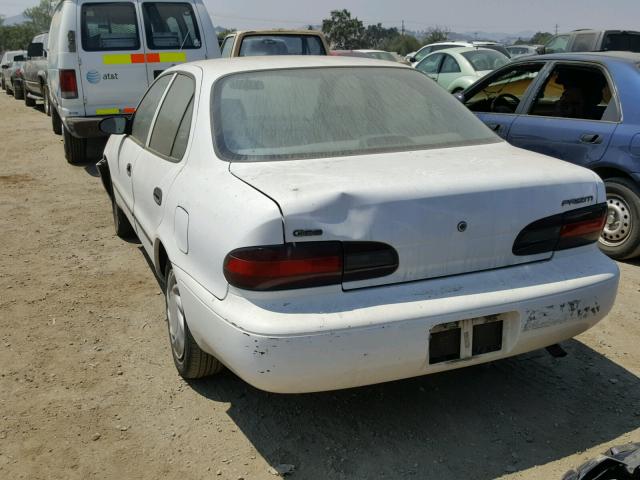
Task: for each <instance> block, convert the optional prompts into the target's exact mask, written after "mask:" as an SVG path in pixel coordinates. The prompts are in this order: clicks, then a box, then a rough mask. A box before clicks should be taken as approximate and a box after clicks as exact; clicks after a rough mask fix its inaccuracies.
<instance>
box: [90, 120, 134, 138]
mask: <svg viewBox="0 0 640 480" xmlns="http://www.w3.org/2000/svg"><path fill="white" fill-rule="evenodd" d="M98 128H99V129H100V131H101V132H102V133H107V134H109V135H130V134H131V121H130V120H128V119H127V118H125V117H107V118H105V119H103V120H101V121H100V123H99V124H98Z"/></svg>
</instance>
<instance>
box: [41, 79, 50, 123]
mask: <svg viewBox="0 0 640 480" xmlns="http://www.w3.org/2000/svg"><path fill="white" fill-rule="evenodd" d="M42 109H43V111H44V114H45V115H47V116H49V117H50V116H51V101H50V99H49V88H48V87H47V86H46V85H42Z"/></svg>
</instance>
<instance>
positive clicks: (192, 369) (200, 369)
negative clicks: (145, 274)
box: [164, 262, 223, 379]
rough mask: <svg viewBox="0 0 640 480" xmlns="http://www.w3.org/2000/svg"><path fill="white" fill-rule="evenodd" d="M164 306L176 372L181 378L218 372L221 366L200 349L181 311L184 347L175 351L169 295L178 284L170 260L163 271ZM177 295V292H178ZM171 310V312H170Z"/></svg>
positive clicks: (198, 376) (204, 375)
mask: <svg viewBox="0 0 640 480" xmlns="http://www.w3.org/2000/svg"><path fill="white" fill-rule="evenodd" d="M164 278H165V279H166V281H165V292H164V293H165V306H166V308H167V330H168V331H169V343H170V344H171V355H172V356H173V363H174V364H175V366H176V369H177V370H178V373H179V374H180V376H181V377H182V378H185V379H192V378H202V377H208V376H209V375H214V374H216V373H219V372H220V371H221V370H222V369H223V366H222V364H221V363H220V362H219V361H218V359H216V358H215V357H213V356H211V355H209V354H208V353H206V352H204V351H202V349H201V348H200V347H199V346H198V344H197V343H196V341H195V339H194V338H193V336H192V335H191V331H190V330H189V325H188V324H187V319H186V317H185V315H184V312H182V320H183V325H184V347H183V349H182V351H181V352H180V351H176V348H177V347H176V345H175V344H174V341H173V340H172V338H173V336H172V333H171V319H170V315H172V314H173V315H175V312H173V310H170V300H169V298H170V295H172V291H173V289H176V291H178V284H177V282H176V278H175V275H174V274H173V268H172V267H171V262H168V265H167V268H166V272H165V277H164ZM178 295H179V292H178ZM172 312H173V313H172Z"/></svg>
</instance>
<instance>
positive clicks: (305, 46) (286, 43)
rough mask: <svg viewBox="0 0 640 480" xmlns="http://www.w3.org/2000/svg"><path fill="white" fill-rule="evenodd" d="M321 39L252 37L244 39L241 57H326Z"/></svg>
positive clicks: (277, 36)
mask: <svg viewBox="0 0 640 480" xmlns="http://www.w3.org/2000/svg"><path fill="white" fill-rule="evenodd" d="M326 53H327V52H326V51H325V49H324V45H323V44H322V41H321V40H320V38H319V37H316V36H313V35H251V36H248V37H244V38H243V39H242V45H240V53H239V56H240V57H253V56H263V55H326Z"/></svg>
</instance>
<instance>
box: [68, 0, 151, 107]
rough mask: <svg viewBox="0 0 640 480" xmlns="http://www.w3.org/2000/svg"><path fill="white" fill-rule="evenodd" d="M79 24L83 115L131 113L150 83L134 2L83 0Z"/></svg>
mask: <svg viewBox="0 0 640 480" xmlns="http://www.w3.org/2000/svg"><path fill="white" fill-rule="evenodd" d="M78 24H79V25H80V37H81V42H80V47H79V57H80V67H79V68H80V82H81V84H82V92H83V97H84V103H85V110H86V115H87V116H92V115H116V114H120V113H128V114H130V113H133V112H134V111H135V107H136V106H137V105H138V102H139V101H140V98H142V95H143V94H144V92H145V91H146V89H147V87H148V85H149V82H147V74H146V68H145V63H144V62H145V51H144V45H143V43H142V41H141V32H142V23H141V21H140V18H139V15H138V13H137V8H136V4H135V3H134V2H126V1H123V2H85V3H83V4H82V5H81V7H80V8H79V9H78Z"/></svg>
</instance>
